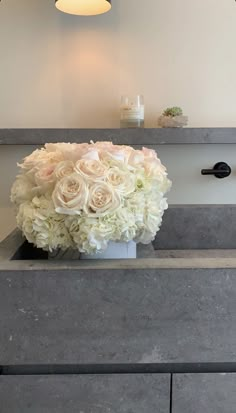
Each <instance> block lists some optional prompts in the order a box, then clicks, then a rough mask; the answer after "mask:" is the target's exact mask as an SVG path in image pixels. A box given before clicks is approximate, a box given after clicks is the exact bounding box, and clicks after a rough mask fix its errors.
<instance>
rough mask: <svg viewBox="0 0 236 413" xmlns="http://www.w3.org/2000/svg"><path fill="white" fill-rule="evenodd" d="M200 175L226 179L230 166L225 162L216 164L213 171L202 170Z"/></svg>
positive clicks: (229, 172)
mask: <svg viewBox="0 0 236 413" xmlns="http://www.w3.org/2000/svg"><path fill="white" fill-rule="evenodd" d="M201 174H202V175H214V176H215V177H216V178H219V179H222V178H227V176H229V175H230V174H231V168H230V166H229V165H228V164H227V163H225V162H217V163H216V164H215V166H214V168H213V169H202V170H201Z"/></svg>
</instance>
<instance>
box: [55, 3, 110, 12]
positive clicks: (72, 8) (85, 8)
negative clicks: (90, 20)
mask: <svg viewBox="0 0 236 413" xmlns="http://www.w3.org/2000/svg"><path fill="white" fill-rule="evenodd" d="M55 4H56V8H57V9H58V10H60V11H63V12H64V13H69V14H77V15H79V16H93V15H95V14H102V13H106V12H107V11H109V10H110V9H111V0H56V1H55Z"/></svg>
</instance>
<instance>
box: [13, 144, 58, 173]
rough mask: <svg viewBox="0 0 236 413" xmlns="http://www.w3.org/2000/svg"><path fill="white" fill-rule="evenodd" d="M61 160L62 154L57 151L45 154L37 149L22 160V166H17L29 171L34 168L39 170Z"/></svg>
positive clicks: (42, 150) (45, 152)
mask: <svg viewBox="0 0 236 413" xmlns="http://www.w3.org/2000/svg"><path fill="white" fill-rule="evenodd" d="M63 160H64V157H63V154H62V153H61V152H59V151H55V152H47V151H46V150H45V149H40V150H39V149H37V150H36V151H34V152H33V153H32V154H31V155H29V156H27V157H26V158H25V159H24V161H23V164H18V166H20V167H21V168H22V169H26V170H28V171H30V170H34V168H39V167H41V166H42V165H47V166H49V164H50V165H52V164H57V163H59V162H61V161H63Z"/></svg>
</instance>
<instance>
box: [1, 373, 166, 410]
mask: <svg viewBox="0 0 236 413" xmlns="http://www.w3.org/2000/svg"><path fill="white" fill-rule="evenodd" d="M0 404H1V407H0V411H1V413H19V412H22V413H26V412H30V413H32V412H33V413H62V412H63V413H112V412H119V413H144V412H145V413H153V412H156V413H169V406H170V377H169V375H160V376H159V375H148V374H147V375H110V376H109V375H102V376H99V375H91V376H90V375H83V376H2V377H0Z"/></svg>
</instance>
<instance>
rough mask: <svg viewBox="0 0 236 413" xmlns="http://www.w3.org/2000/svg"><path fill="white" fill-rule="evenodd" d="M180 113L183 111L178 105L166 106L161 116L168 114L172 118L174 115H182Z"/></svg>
mask: <svg viewBox="0 0 236 413" xmlns="http://www.w3.org/2000/svg"><path fill="white" fill-rule="evenodd" d="M182 115H183V111H182V109H181V108H179V107H178V106H174V107H173V108H167V109H166V110H164V112H163V116H169V117H171V118H174V117H175V116H182Z"/></svg>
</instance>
